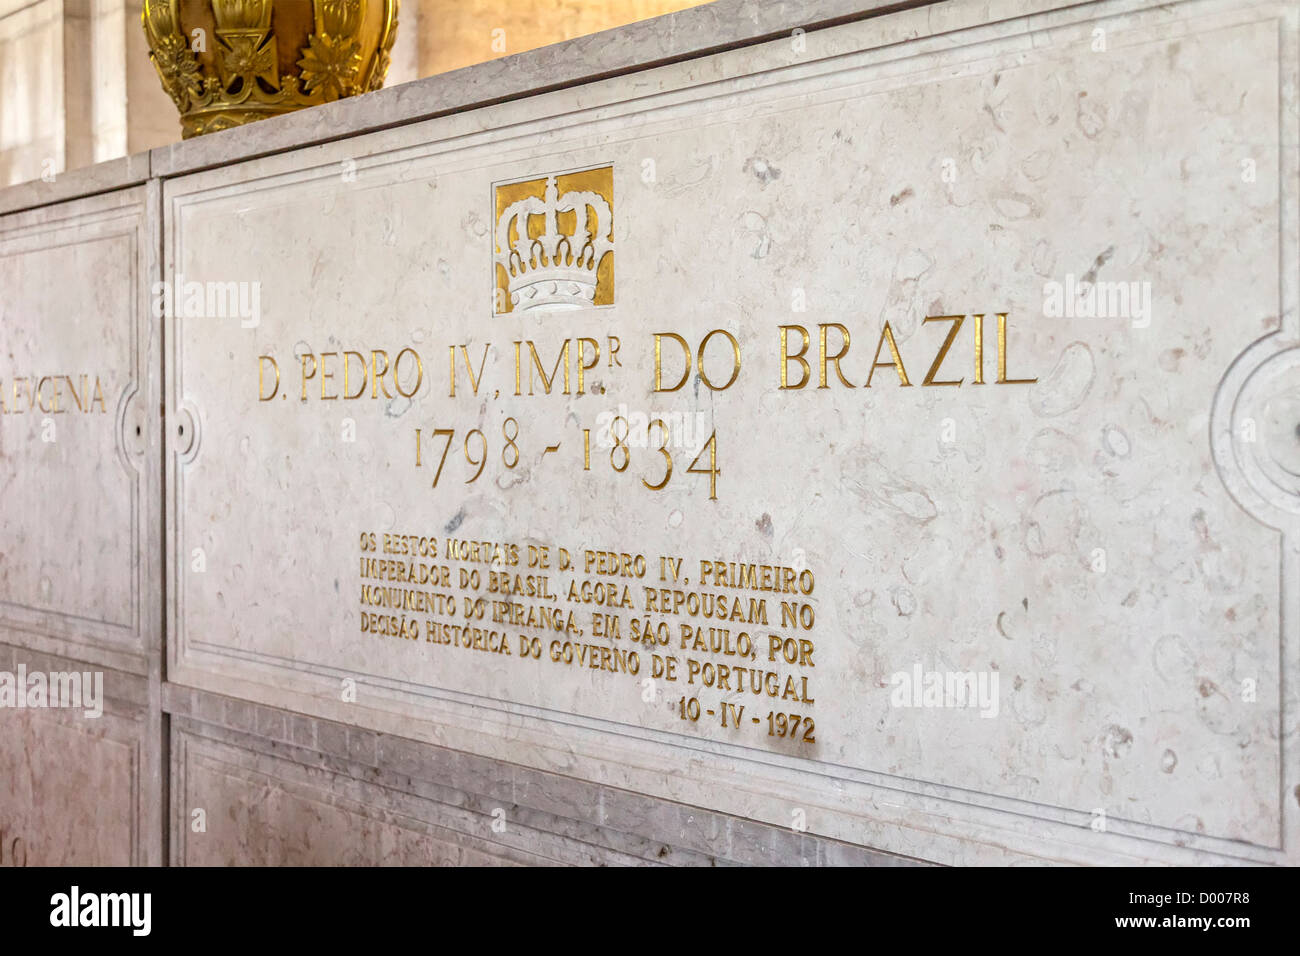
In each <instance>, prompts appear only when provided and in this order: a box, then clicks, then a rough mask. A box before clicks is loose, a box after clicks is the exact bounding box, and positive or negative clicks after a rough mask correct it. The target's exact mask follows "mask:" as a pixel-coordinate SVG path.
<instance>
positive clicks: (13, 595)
mask: <svg viewBox="0 0 1300 956" xmlns="http://www.w3.org/2000/svg"><path fill="white" fill-rule="evenodd" d="M103 182H104V180H103V179H102V178H101V177H94V176H87V177H82V185H83V188H85V189H86V190H87V191H90V192H96V191H97V189H98V186H99V185H101V184H102V183H103ZM21 188H22V187H20V189H21ZM157 194H158V186H157V184H154V185H152V186H137V187H133V188H128V189H122V190H116V191H111V192H106V193H103V194H101V195H92V196H87V197H86V198H82V199H73V200H70V201H67V202H59V203H54V204H51V205H46V206H41V207H39V208H36V209H32V210H30V211H27V212H20V213H13V214H10V215H6V216H3V217H0V293H2V295H0V329H3V347H2V348H0V488H3V493H2V494H0V516H2V517H3V522H4V542H3V547H2V548H0V642H4V643H9V644H13V645H16V646H23V647H30V648H33V649H37V650H42V651H45V652H48V653H56V654H60V655H62V656H65V657H68V658H70V659H74V660H81V661H89V662H95V663H99V664H103V665H107V666H111V667H116V668H118V669H121V670H126V671H130V672H134V673H139V674H147V673H149V671H150V667H151V665H152V666H153V669H154V671H155V672H156V671H157V663H158V659H159V658H158V654H159V648H160V647H161V642H162V634H161V632H162V618H161V587H162V582H161V570H160V564H161V560H162V555H161V523H162V515H161V509H160V508H159V507H158V505H157V501H158V499H159V496H160V495H161V479H162V475H161V471H162V468H161V459H160V454H161V434H160V416H159V414H158V412H159V392H160V386H161V383H160V380H159V379H160V376H159V373H158V364H159V361H160V354H161V353H160V347H161V342H160V339H159V336H160V334H161V330H162V324H161V321H160V320H159V319H157V318H155V317H154V315H153V310H152V306H151V296H152V293H153V288H152V287H153V284H154V282H155V281H156V279H157V276H158V262H159V256H158V236H159V233H158V205H157Z"/></svg>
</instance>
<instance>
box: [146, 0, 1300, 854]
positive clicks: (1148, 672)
mask: <svg viewBox="0 0 1300 956" xmlns="http://www.w3.org/2000/svg"><path fill="white" fill-rule="evenodd" d="M1296 27H1297V11H1296V8H1295V7H1294V5H1289V4H1278V3H1268V2H1249V0H1206V2H1201V0H1197V2H1183V3H1175V4H1150V3H1145V2H1135V0H1124V2H1104V3H1095V4H1086V5H1070V6H1063V7H1057V6H1055V5H1053V4H1051V3H1047V2H1043V3H1034V4H1021V3H1017V4H1002V3H996V2H994V3H990V4H985V5H978V6H977V5H966V4H940V5H937V6H935V7H931V8H926V9H923V10H913V11H904V12H899V13H895V14H891V15H888V16H882V17H879V18H873V19H869V20H865V21H861V22H855V23H848V24H844V25H841V26H835V27H830V28H827V29H825V30H822V31H818V32H815V33H810V34H808V35H807V36H806V37H799V38H784V39H782V40H779V41H774V42H771V43H767V44H763V45H760V46H757V47H752V48H747V49H745V50H743V51H735V52H732V53H721V54H718V55H716V56H712V57H706V58H702V59H699V60H694V61H691V62H689V63H681V64H675V65H669V66H665V67H662V68H659V69H655V70H651V71H647V72H646V73H644V74H640V75H638V76H637V77H636V78H635V80H627V79H618V78H616V79H611V80H607V81H602V82H597V83H593V84H590V85H588V86H583V87H580V88H576V89H573V90H563V91H557V92H553V93H548V94H545V95H543V96H538V97H534V98H531V99H528V100H521V101H517V102H508V103H503V104H500V105H497V106H492V107H489V108H485V109H481V110H475V111H472V112H467V113H461V114H456V115H451V116H446V117H442V118H439V119H434V120H431V121H428V122H424V123H417V124H413V125H409V126H403V127H401V128H397V129H392V130H385V131H382V132H377V133H369V134H365V135H362V136H359V137H357V138H355V139H354V140H344V141H340V142H337V143H328V144H323V145H318V146H314V147H311V148H308V149H304V150H301V151H297V152H286V153H283V154H280V155H276V156H272V157H268V158H263V159H256V160H252V161H249V162H245V163H239V164H232V165H227V166H223V167H222V168H220V169H214V170H210V171H206V172H199V173H196V174H193V175H188V176H181V177H177V178H174V179H168V180H167V181H166V182H165V183H164V187H163V191H164V192H163V199H164V233H165V236H166V244H165V263H164V276H165V277H167V278H168V279H169V280H170V281H172V282H173V283H174V284H175V285H176V286H177V287H178V288H182V287H184V286H185V284H186V283H190V284H192V286H193V290H195V291H196V295H198V298H197V299H193V300H192V301H193V303H194V305H193V307H192V308H186V307H184V306H178V307H177V310H176V312H177V313H178V314H174V315H172V316H171V317H170V318H169V320H168V342H169V350H168V357H167V376H168V380H167V383H166V401H167V414H168V419H169V422H170V423H171V424H170V426H169V432H168V455H167V466H168V475H169V479H168V485H167V487H168V500H167V512H168V514H167V521H168V525H167V539H168V547H169V548H170V549H171V553H172V554H173V555H175V556H176V558H177V560H176V561H175V562H174V563H172V564H171V565H170V567H169V574H170V578H169V582H170V583H169V587H168V592H167V593H168V597H169V601H168V621H169V628H168V630H169V635H170V637H171V640H170V642H169V647H168V654H169V677H170V679H172V680H173V681H175V682H177V683H179V684H182V685H187V686H192V687H196V688H201V689H204V690H207V691H211V692H215V693H220V694H226V695H230V696H233V697H240V698H244V699H248V700H252V701H257V702H260V703H264V704H270V705H274V706H278V707H284V708H287V709H290V710H295V711H300V712H302V713H306V714H311V715H314V716H317V717H322V718H327V719H330V720H334V721H339V722H343V723H347V724H353V725H356V726H359V727H365V728H369V729H371V730H374V731H380V732H384V733H388V734H397V735H401V736H406V737H412V738H416V739H419V740H424V741H427V742H430V743H434V744H438V745H441V746H448V747H452V748H455V749H459V750H464V751H468V752H471V753H475V754H481V755H484V756H487V757H492V758H495V759H501V760H508V761H512V762H517V763H521V764H523V765H526V766H530V767H536V768H539V769H544V770H548V771H556V772H560V773H563V774H565V775H567V776H572V777H575V778H579V779H586V780H599V781H601V782H604V783H609V784H612V785H614V786H618V787H621V788H625V789H628V790H633V791H637V792H642V793H646V794H650V795H654V796H656V797H658V798H663V799H669V800H675V801H679V802H682V803H687V804H692V805H696V806H702V807H707V808H710V809H712V810H716V811H719V812H725V813H729V814H735V815H738V816H742V817H747V818H750V819H754V820H758V821H763V822H765V823H767V824H771V825H775V826H787V827H791V828H793V829H794V830H796V831H798V832H803V831H805V830H806V831H807V832H811V833H816V834H818V835H821V836H825V837H828V838H831V839H835V840H841V841H844V842H847V843H852V844H856V845H862V846H872V847H876V848H879V849H882V850H885V851H888V852H892V853H898V854H902V855H906V856H912V857H917V858H921V859H927V860H934V861H937V862H945V863H961V862H1015V861H1027V860H1030V861H1053V862H1121V863H1124V862H1283V861H1290V862H1295V859H1294V849H1293V846H1292V844H1293V842H1294V841H1289V842H1288V841H1287V839H1286V833H1287V832H1288V830H1290V832H1292V833H1293V832H1294V827H1295V823H1296V818H1297V812H1298V811H1300V805H1298V804H1297V802H1296V801H1295V799H1294V798H1293V795H1292V791H1293V790H1294V789H1295V786H1296V781H1295V780H1294V779H1293V778H1292V775H1293V774H1294V767H1295V766H1296V762H1295V749H1296V723H1295V704H1296V701H1295V700H1294V696H1293V691H1291V692H1288V691H1287V690H1286V686H1287V685H1286V682H1285V680H1284V674H1285V673H1288V672H1289V673H1294V669H1295V665H1296V663H1297V650H1296V642H1295V638H1294V634H1293V633H1291V630H1293V629H1290V628H1288V627H1287V626H1286V625H1287V622H1288V621H1289V620H1291V618H1292V617H1293V616H1294V615H1295V613H1296V610H1297V609H1296V607H1295V603H1294V602H1295V588H1294V586H1293V585H1292V583H1291V581H1292V578H1293V577H1294V575H1293V574H1292V573H1291V572H1292V571H1293V570H1294V558H1293V554H1294V541H1295V533H1296V530H1297V529H1296V524H1295V522H1296V515H1297V513H1300V501H1298V500H1297V496H1296V492H1297V485H1296V479H1295V475H1296V474H1300V468H1296V467H1294V462H1293V459H1294V457H1295V455H1294V442H1295V438H1294V432H1295V427H1296V426H1295V424H1294V422H1295V415H1294V413H1293V409H1294V408H1300V406H1297V404H1296V401H1295V399H1294V397H1293V396H1294V389H1295V388H1296V387H1297V386H1296V382H1295V373H1294V371H1293V369H1294V367H1295V366H1294V362H1293V360H1292V356H1293V355H1295V354H1297V353H1295V352H1294V351H1293V346H1294V343H1295V341H1296V338H1297V329H1296V321H1297V316H1296V309H1295V303H1296V276H1295V270H1294V262H1295V261H1296V256H1295V252H1296V248H1297V246H1296V223H1297V217H1296V213H1297V196H1296V188H1297V169H1298V166H1297V154H1296V141H1297V135H1296V129H1297V122H1296V120H1297V115H1296V99H1295V88H1296V36H1297V33H1296ZM796 40H797V42H795V41H796ZM559 117H562V119H557V118H559ZM551 177H554V178H553V179H551ZM574 209H579V210H581V213H580V214H575V212H574ZM521 211H522V213H523V215H524V217H525V218H524V219H520V220H516V223H518V222H527V227H526V228H527V229H528V230H529V233H528V234H529V235H530V236H532V237H534V238H537V240H538V242H537V244H536V245H530V243H528V242H524V243H523V244H522V246H519V247H517V248H516V251H520V250H522V251H521V255H520V257H519V258H518V259H517V260H512V259H511V258H510V248H511V246H512V243H514V241H515V240H516V239H517V234H516V232H515V231H514V230H515V227H514V226H511V225H509V224H508V223H509V220H510V214H511V213H512V212H515V213H518V212H521ZM530 211H531V213H532V214H533V218H531V219H529V218H528V215H529V212H530ZM503 214H504V215H503ZM577 215H582V216H583V218H584V220H585V221H586V222H587V224H588V233H587V236H586V238H590V239H591V240H592V241H591V243H589V244H584V237H583V236H582V235H579V234H578V230H577V227H576V225H575V223H576V220H577ZM503 220H504V221H505V222H506V224H505V225H503ZM561 233H563V234H564V235H565V236H567V239H566V242H567V243H568V245H567V246H561V247H560V248H561V250H563V249H565V248H567V249H572V248H573V247H574V244H575V243H576V246H577V248H578V249H586V250H587V252H586V253H584V255H590V256H591V257H592V258H593V259H594V261H595V262H598V263H599V268H596V267H595V266H594V264H593V266H592V267H591V268H586V267H585V266H583V265H582V264H575V263H574V262H572V261H569V260H567V259H566V260H565V262H564V263H563V268H558V269H550V268H549V267H548V260H547V258H546V256H549V255H550V254H553V253H554V252H555V249H556V246H555V245H554V242H553V240H555V239H556V238H557V237H558V236H559V235H560V234H561ZM548 243H549V245H548ZM561 255H562V256H563V255H564V253H563V252H561ZM511 270H513V271H514V272H515V273H517V274H516V275H515V276H514V277H513V279H512V278H511V275H510V273H511ZM1081 286H1082V287H1084V288H1088V287H1091V290H1092V291H1091V293H1090V296H1091V297H1089V296H1088V295H1082V296H1081V295H1080V294H1079V290H1080V288H1081ZM213 289H216V290H218V291H220V290H227V291H229V290H233V291H234V292H237V293H238V294H239V296H241V298H239V300H238V302H239V303H240V307H239V309H237V310H227V311H226V312H225V313H224V314H221V315H216V314H213V311H212V310H211V309H210V308H209V309H206V310H205V308H204V306H203V301H204V298H203V297H204V295H206V294H207V293H208V292H210V291H211V290H213ZM223 294H224V293H223ZM178 301H179V299H178ZM532 306H538V308H531V307H532ZM570 306H576V307H575V308H569V307H570ZM976 316H979V317H980V318H979V319H977V318H976ZM977 330H978V332H979V334H978V335H977ZM805 335H806V338H805ZM977 343H978V344H977ZM683 349H689V351H690V359H689V361H688V360H687V359H686V357H685V355H684V353H683ZM534 353H535V355H536V357H534ZM656 362H658V365H656ZM453 381H454V383H455V384H454V394H453ZM958 381H960V383H961V384H960V385H957V384H955V383H957V382H958ZM394 602H395V604H394ZM724 611H725V619H724V617H723V615H724ZM742 635H743V636H742ZM503 645H504V646H505V647H506V648H507V649H508V650H507V651H503V650H502V649H501V648H502V646H503ZM670 660H671V662H670ZM668 668H674V669H672V670H669V669H668ZM967 682H968V683H967ZM738 685H739V686H738ZM742 708H743V710H742ZM721 781H725V785H720V782H721Z"/></svg>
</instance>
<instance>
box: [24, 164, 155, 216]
mask: <svg viewBox="0 0 1300 956" xmlns="http://www.w3.org/2000/svg"><path fill="white" fill-rule="evenodd" d="M151 174H152V169H151V167H150V162H149V153H148V152H143V153H134V154H132V155H130V156H120V157H118V158H117V159H108V160H105V161H104V162H102V163H96V164H95V165H93V166H83V167H81V168H80V169H72V170H69V171H68V172H66V173H59V174H58V175H57V176H55V177H54V178H53V179H51V180H48V181H47V180H43V179H34V180H32V181H31V182H28V183H19V184H17V185H15V186H8V187H5V188H3V189H0V215H5V214H7V213H14V212H22V211H23V210H25V209H34V208H38V207H40V206H48V205H50V204H51V203H57V202H66V201H68V200H70V199H81V198H83V197H85V196H94V195H96V194H98V193H106V192H110V191H112V190H114V189H125V188H127V187H129V186H138V185H140V184H141V183H144V182H147V181H148V180H149V177H150V175H151Z"/></svg>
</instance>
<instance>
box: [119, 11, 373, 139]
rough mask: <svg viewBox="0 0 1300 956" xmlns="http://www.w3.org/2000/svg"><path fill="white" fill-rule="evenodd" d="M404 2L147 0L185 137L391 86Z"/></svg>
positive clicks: (161, 71) (155, 54)
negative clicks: (386, 81)
mask: <svg viewBox="0 0 1300 956" xmlns="http://www.w3.org/2000/svg"><path fill="white" fill-rule="evenodd" d="M397 6H398V0H144V8H143V10H142V11H141V13H140V19H141V21H142V22H143V24H144V33H145V37H146V39H147V40H148V42H149V58H150V59H151V60H153V65H154V68H155V69H157V71H158V77H159V79H161V80H162V85H163V89H164V90H166V91H167V93H168V95H169V96H171V98H172V100H173V101H174V102H175V103H176V108H177V109H178V110H180V114H181V130H182V133H183V134H184V136H185V138H186V139H188V138H189V137H191V136H199V135H202V134H203V133H211V132H213V131H215V130H219V129H228V128H229V127H231V126H240V125H242V124H244V123H251V122H253V121H254V120H259V119H263V118H265V117H267V116H276V115H279V114H280V113H288V112H290V111H292V110H297V109H302V107H304V106H316V105H318V104H320V103H328V102H330V101H331V100H337V99H339V98H341V97H344V96H354V95H356V94H357V93H368V92H370V91H371V90H377V89H379V88H380V87H381V86H383V85H384V76H385V75H386V74H387V73H388V61H389V55H390V53H391V51H392V48H393V41H394V40H395V39H396V38H397Z"/></svg>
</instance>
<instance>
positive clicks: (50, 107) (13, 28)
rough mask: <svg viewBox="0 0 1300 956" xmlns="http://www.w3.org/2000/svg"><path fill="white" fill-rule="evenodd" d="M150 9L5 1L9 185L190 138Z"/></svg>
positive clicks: (64, 0) (1, 179) (1, 123)
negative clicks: (162, 71)
mask: <svg viewBox="0 0 1300 956" xmlns="http://www.w3.org/2000/svg"><path fill="white" fill-rule="evenodd" d="M140 5H141V4H140V0H36V2H33V3H27V2H23V0H0V185H2V184H8V183H20V182H27V181H30V180H35V179H41V178H44V179H46V180H47V181H48V180H50V179H52V178H54V177H56V176H58V175H59V174H61V173H63V172H65V171H67V170H70V169H80V168H82V167H86V166H89V165H91V164H92V163H97V162H102V161H104V160H108V159H114V158H116V157H120V156H125V155H127V154H128V153H132V152H139V151H141V150H147V149H152V148H153V147H155V146H161V145H164V144H166V143H170V142H173V141H175V140H177V139H179V138H180V125H179V123H178V121H177V118H176V111H175V108H174V107H173V106H172V103H171V100H170V99H169V98H168V97H167V95H166V94H165V93H164V92H163V90H162V87H161V86H160V85H159V83H158V77H157V75H156V74H155V73H154V69H153V65H152V64H151V63H150V61H149V58H148V49H147V47H146V44H145V41H144V33H143V31H142V30H141V29H140Z"/></svg>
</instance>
